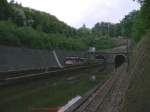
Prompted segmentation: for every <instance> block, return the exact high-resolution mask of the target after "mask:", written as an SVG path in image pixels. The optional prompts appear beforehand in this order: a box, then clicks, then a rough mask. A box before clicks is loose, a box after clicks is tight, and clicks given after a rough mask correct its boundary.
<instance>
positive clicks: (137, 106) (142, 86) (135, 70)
mask: <svg viewBox="0 0 150 112" xmlns="http://www.w3.org/2000/svg"><path fill="white" fill-rule="evenodd" d="M149 44H150V33H149V34H148V35H146V36H145V37H143V38H142V40H141V41H140V42H139V44H138V46H137V47H136V49H135V50H134V52H133V55H132V58H131V65H130V68H131V69H130V75H131V76H132V78H131V81H130V85H129V88H128V91H127V94H126V97H125V101H124V106H123V110H122V112H149V110H150V100H149V99H150V69H149V67H150V45H149Z"/></svg>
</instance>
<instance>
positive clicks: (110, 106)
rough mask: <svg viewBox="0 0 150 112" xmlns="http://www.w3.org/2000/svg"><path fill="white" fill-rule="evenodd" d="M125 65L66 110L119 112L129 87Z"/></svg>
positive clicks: (77, 111) (72, 111)
mask: <svg viewBox="0 0 150 112" xmlns="http://www.w3.org/2000/svg"><path fill="white" fill-rule="evenodd" d="M125 66H126V65H123V66H122V67H121V68H119V70H118V71H114V72H113V73H112V76H111V77H110V78H109V79H108V80H107V81H106V82H105V83H104V84H103V85H102V86H100V85H97V86H96V87H95V88H94V89H93V90H91V91H90V92H89V93H87V95H85V96H84V97H83V98H82V99H81V100H79V102H77V103H76V104H74V105H73V106H71V107H70V108H69V109H68V110H66V111H65V112H119V111H117V110H118V108H119V104H120V102H121V100H122V98H123V96H124V94H125V91H126V90H127V87H128V76H127V74H125V71H126V69H125V68H126V67H125Z"/></svg>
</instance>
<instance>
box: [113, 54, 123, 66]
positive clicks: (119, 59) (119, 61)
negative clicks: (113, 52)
mask: <svg viewBox="0 0 150 112" xmlns="http://www.w3.org/2000/svg"><path fill="white" fill-rule="evenodd" d="M124 62H125V56H124V55H117V56H116V57H115V68H118V67H119V66H121V65H122V64H123V63H124Z"/></svg>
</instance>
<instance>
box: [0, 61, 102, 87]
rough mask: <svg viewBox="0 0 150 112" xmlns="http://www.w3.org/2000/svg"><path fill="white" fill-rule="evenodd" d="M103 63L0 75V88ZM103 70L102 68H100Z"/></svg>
mask: <svg viewBox="0 0 150 112" xmlns="http://www.w3.org/2000/svg"><path fill="white" fill-rule="evenodd" d="M102 65H103V63H95V64H91V65H88V64H85V65H77V66H70V67H64V68H57V69H49V70H44V69H43V70H33V71H32V70H31V71H22V72H21V71H20V72H12V73H11V72H8V73H1V75H0V76H1V77H0V86H4V85H8V84H12V83H18V82H24V81H27V80H28V81H30V80H33V79H41V78H49V77H51V76H53V75H56V74H58V73H59V74H60V73H63V72H70V71H74V70H80V69H86V68H88V67H95V66H102ZM102 69H103V68H102Z"/></svg>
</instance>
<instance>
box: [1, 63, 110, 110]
mask: <svg viewBox="0 0 150 112" xmlns="http://www.w3.org/2000/svg"><path fill="white" fill-rule="evenodd" d="M111 66H112V65H109V66H107V67H105V69H102V68H103V67H102V66H97V67H94V68H88V69H84V70H76V71H73V72H68V73H63V74H57V75H55V76H52V77H50V78H48V79H41V80H35V81H30V82H28V81H26V82H24V83H21V84H15V85H10V86H5V87H0V112H34V110H37V109H47V108H53V109H55V108H59V107H61V106H63V105H65V104H66V103H67V102H68V101H69V100H70V99H72V98H74V97H76V96H83V95H84V94H85V93H86V92H88V91H89V90H90V89H91V88H93V87H94V86H96V85H97V84H98V83H101V84H102V83H103V82H104V81H105V80H106V79H107V78H108V77H109V73H110V71H111V70H112V69H111ZM108 68H109V69H108ZM49 112H51V111H49ZM53 112H54V111H53Z"/></svg>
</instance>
